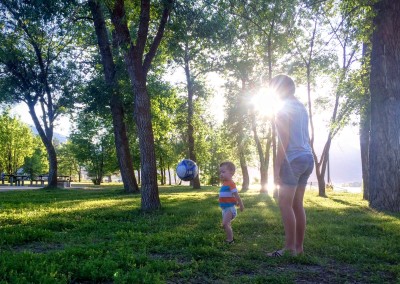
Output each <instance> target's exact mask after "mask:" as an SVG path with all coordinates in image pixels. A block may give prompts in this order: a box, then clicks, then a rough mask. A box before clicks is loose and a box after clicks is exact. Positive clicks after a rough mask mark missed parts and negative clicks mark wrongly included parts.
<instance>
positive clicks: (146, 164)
mask: <svg viewBox="0 0 400 284" xmlns="http://www.w3.org/2000/svg"><path fill="white" fill-rule="evenodd" d="M134 82H135V81H134ZM134 86H135V94H136V96H135V113H134V115H135V121H136V125H137V129H138V137H139V146H140V161H141V164H142V172H141V177H142V178H141V181H142V184H141V192H142V204H141V208H142V210H144V211H152V210H156V209H159V208H161V203H160V198H159V195H158V184H157V166H156V153H155V149H154V135H153V127H152V124H151V111H150V109H151V108H150V98H149V96H148V94H147V89H146V83H145V82H143V81H142V82H139V81H136V82H135V84H134Z"/></svg>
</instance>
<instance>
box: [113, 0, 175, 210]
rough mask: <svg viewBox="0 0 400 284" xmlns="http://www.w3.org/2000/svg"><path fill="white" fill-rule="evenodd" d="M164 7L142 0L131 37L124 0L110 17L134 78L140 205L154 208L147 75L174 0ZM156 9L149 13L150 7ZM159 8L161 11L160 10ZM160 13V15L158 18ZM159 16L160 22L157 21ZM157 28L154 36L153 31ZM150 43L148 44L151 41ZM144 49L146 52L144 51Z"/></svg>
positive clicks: (155, 188)
mask: <svg viewBox="0 0 400 284" xmlns="http://www.w3.org/2000/svg"><path fill="white" fill-rule="evenodd" d="M160 2H161V5H160V6H161V9H157V8H158V7H157V5H153V6H152V5H151V4H150V0H142V1H141V3H140V7H139V10H140V11H139V17H138V18H137V19H136V22H132V23H133V24H134V27H135V29H136V34H135V36H134V37H133V38H132V36H131V34H130V29H129V28H128V21H129V20H130V19H131V17H130V16H129V14H127V13H126V10H125V1H124V0H116V1H114V4H113V6H112V7H110V9H111V21H112V23H113V25H114V28H115V30H114V32H115V40H116V42H117V43H118V45H119V47H120V49H121V51H122V53H123V55H124V61H125V65H126V67H127V70H128V74H129V78H130V80H131V85H132V89H133V92H134V95H135V98H134V116H135V122H136V125H137V131H138V137H139V146H140V159H141V164H142V172H141V177H142V178H141V193H142V194H141V196H142V203H141V209H142V210H143V211H153V210H157V209H159V208H160V207H161V203H160V198H159V195H158V184H157V167H156V157H155V148H154V134H153V129H152V123H151V107H150V97H149V95H148V92H147V86H146V84H147V75H148V72H149V70H150V65H151V62H152V61H153V58H154V56H155V55H156V52H157V49H158V47H159V45H160V43H161V39H162V37H163V35H164V30H165V26H166V24H167V21H168V18H169V15H170V12H171V9H172V2H173V1H172V0H168V1H160ZM151 7H152V8H153V9H154V11H152V12H154V13H150V8H151ZM157 12H159V13H157ZM157 16H159V18H157ZM157 20H159V22H158V23H154V21H157ZM151 31H156V32H155V35H154V36H153V35H152V36H151V37H152V40H151V39H150V34H149V33H150V32H151ZM148 44H149V45H148ZM145 51H147V53H146V54H145Z"/></svg>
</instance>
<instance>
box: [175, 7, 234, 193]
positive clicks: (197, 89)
mask: <svg viewBox="0 0 400 284" xmlns="http://www.w3.org/2000/svg"><path fill="white" fill-rule="evenodd" d="M214 4H215V1H200V2H199V1H193V0H184V1H179V2H177V5H176V9H175V11H176V13H175V17H174V18H173V20H172V25H171V29H172V30H173V36H172V37H171V40H170V41H169V42H168V44H169V46H170V49H171V53H172V59H173V60H174V62H175V63H176V64H177V65H178V66H179V67H180V68H182V70H183V71H184V74H185V86H186V94H187V123H186V125H187V139H185V140H186V141H187V144H188V153H187V155H188V158H189V159H191V160H193V161H195V162H198V161H197V160H198V153H197V149H196V147H195V145H196V143H195V132H196V131H197V130H196V129H195V127H194V120H195V116H196V113H195V112H194V109H195V106H194V104H195V102H196V100H197V99H199V98H200V97H202V96H204V94H205V92H204V85H203V84H202V82H201V81H202V79H204V77H205V75H206V74H207V73H209V72H211V71H215V70H216V69H217V68H218V50H220V49H221V40H222V39H223V38H224V37H225V36H226V35H227V33H226V25H225V21H226V17H224V16H222V14H219V13H218V8H217V7H216V6H215V5H214ZM200 175H201V172H200V174H199V175H198V176H197V177H196V178H195V179H194V180H193V182H192V185H193V188H194V189H199V188H200Z"/></svg>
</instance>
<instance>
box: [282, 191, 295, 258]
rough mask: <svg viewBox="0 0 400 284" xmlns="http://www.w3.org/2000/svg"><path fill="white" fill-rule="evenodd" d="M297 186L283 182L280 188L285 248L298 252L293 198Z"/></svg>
mask: <svg viewBox="0 0 400 284" xmlns="http://www.w3.org/2000/svg"><path fill="white" fill-rule="evenodd" d="M295 192H296V186H290V185H285V184H281V186H280V189H279V208H280V211H281V215H282V222H283V227H284V229H285V248H284V250H289V251H291V252H292V253H293V254H296V216H295V213H294V210H293V207H292V206H293V199H294V195H295Z"/></svg>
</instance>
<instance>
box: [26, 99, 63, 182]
mask: <svg viewBox="0 0 400 284" xmlns="http://www.w3.org/2000/svg"><path fill="white" fill-rule="evenodd" d="M28 108H29V113H30V114H31V117H32V120H33V123H34V124H35V127H36V130H37V132H38V133H39V136H40V139H41V140H42V142H43V144H44V146H45V147H46V151H47V159H48V161H49V177H48V180H47V182H48V185H47V186H48V187H57V172H58V163H57V153H56V150H55V148H54V145H53V125H52V124H51V126H50V127H49V128H46V131H45V130H44V129H43V127H42V125H41V124H40V122H39V119H38V117H37V115H36V112H35V104H34V103H32V104H28Z"/></svg>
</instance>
